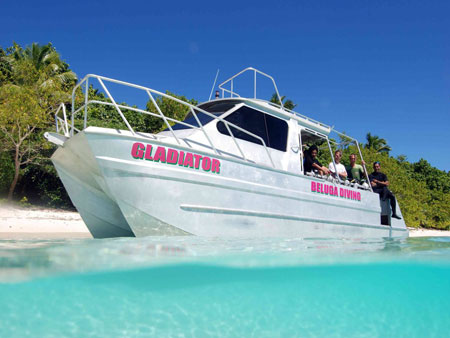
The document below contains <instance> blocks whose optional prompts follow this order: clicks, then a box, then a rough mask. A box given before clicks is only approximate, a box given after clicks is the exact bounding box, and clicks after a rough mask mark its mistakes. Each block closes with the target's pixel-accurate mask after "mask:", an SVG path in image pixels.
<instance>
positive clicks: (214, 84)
mask: <svg viewBox="0 0 450 338" xmlns="http://www.w3.org/2000/svg"><path fill="white" fill-rule="evenodd" d="M219 71H220V69H219V68H217V74H216V78H215V79H214V83H213V86H212V88H211V93H210V94H209V99H208V101H211V96H212V93H213V90H214V87H215V86H216V81H217V77H218V76H219Z"/></svg>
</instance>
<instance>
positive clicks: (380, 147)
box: [364, 133, 392, 154]
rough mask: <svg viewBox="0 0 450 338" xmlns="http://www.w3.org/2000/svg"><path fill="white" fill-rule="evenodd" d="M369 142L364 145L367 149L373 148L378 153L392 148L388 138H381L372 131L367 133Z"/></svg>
mask: <svg viewBox="0 0 450 338" xmlns="http://www.w3.org/2000/svg"><path fill="white" fill-rule="evenodd" d="M366 140H367V143H366V144H365V145H364V148H366V149H373V150H375V151H376V152H377V153H387V154H389V152H390V151H391V150H392V148H391V147H390V146H389V145H388V144H387V142H386V140H385V139H384V138H380V137H378V136H376V135H373V136H372V134H371V133H367V135H366Z"/></svg>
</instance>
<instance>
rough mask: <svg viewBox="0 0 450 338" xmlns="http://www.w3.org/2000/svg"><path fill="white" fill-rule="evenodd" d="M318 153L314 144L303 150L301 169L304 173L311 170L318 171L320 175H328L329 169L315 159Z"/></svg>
mask: <svg viewBox="0 0 450 338" xmlns="http://www.w3.org/2000/svg"><path fill="white" fill-rule="evenodd" d="M318 153H319V149H318V148H317V146H316V145H312V146H311V147H309V149H308V150H307V151H306V152H305V159H304V161H303V169H304V170H303V171H304V173H305V174H306V173H307V172H310V171H313V172H316V173H319V174H320V175H328V174H330V171H329V170H328V168H326V167H324V166H323V165H322V164H321V163H320V162H319V160H318V159H317V154H318Z"/></svg>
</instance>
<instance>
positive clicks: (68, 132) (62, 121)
mask: <svg viewBox="0 0 450 338" xmlns="http://www.w3.org/2000/svg"><path fill="white" fill-rule="evenodd" d="M247 71H253V72H254V96H255V100H259V99H256V75H257V74H261V75H263V76H265V77H267V78H269V79H270V80H272V83H273V85H274V88H275V91H276V94H277V96H278V99H279V101H280V103H281V105H278V104H275V103H272V102H269V103H270V104H271V105H273V106H275V107H279V109H281V110H283V111H285V112H288V113H292V114H293V115H294V116H297V117H300V118H303V119H306V120H307V121H311V122H313V123H315V124H318V125H320V126H323V127H325V128H327V129H329V133H331V132H335V133H337V134H338V135H342V136H344V137H345V138H347V139H349V140H352V141H353V142H355V144H356V146H357V148H358V152H359V155H360V157H361V159H363V157H362V153H361V149H360V147H359V144H358V141H357V140H356V139H354V138H352V137H350V136H348V135H345V134H343V133H340V132H338V131H337V130H335V129H334V128H333V127H330V126H328V125H326V124H323V123H321V122H319V121H316V120H314V119H311V118H309V117H307V116H304V115H302V114H299V113H297V112H295V111H293V110H290V109H287V108H285V107H284V106H283V103H282V102H281V97H280V95H279V92H278V88H277V87H276V84H275V80H274V79H273V78H272V77H271V76H270V75H267V74H265V73H263V72H261V71H259V70H257V69H255V68H252V67H248V68H246V69H244V70H242V71H241V72H239V73H237V74H236V75H234V76H232V77H231V78H229V79H228V80H226V81H224V82H222V83H221V84H220V85H219V88H220V89H222V93H223V92H224V91H226V92H228V93H230V95H231V97H233V95H236V96H238V97H239V95H238V94H237V93H234V92H233V80H234V79H235V78H236V77H238V76H240V75H241V74H243V73H245V72H247ZM90 79H96V80H97V81H98V82H99V83H100V85H101V87H102V88H103V90H104V92H105V93H106V95H107V97H108V99H109V100H110V101H111V102H107V101H106V102H105V101H98V100H89V98H88V94H89V87H88V86H89V82H90V81H89V80H90ZM105 82H106V83H109V82H110V83H115V84H119V85H123V86H127V87H131V88H135V89H138V90H143V91H145V92H146V93H147V95H148V96H149V98H150V101H151V102H152V104H153V105H154V106H155V109H156V110H157V112H158V113H153V112H150V111H148V110H143V109H139V108H135V107H130V106H125V105H122V104H118V103H117V102H116V101H115V100H114V98H113V97H112V95H111V93H110V92H109V90H108V88H107V85H106V84H105ZM229 82H230V85H231V90H228V89H226V88H223V86H224V85H225V84H227V83H229ZM83 85H85V88H84V89H85V90H81V93H82V94H83V95H84V100H83V101H84V103H83V104H82V105H81V106H80V107H76V105H75V101H76V100H75V98H76V95H77V90H78V88H81V86H83ZM154 95H158V96H160V97H163V98H167V99H169V100H172V101H174V102H177V103H179V104H181V105H183V106H186V107H188V108H189V110H190V112H191V114H192V116H193V117H194V118H195V120H196V123H197V124H198V126H195V125H192V124H189V123H186V122H184V121H179V120H177V119H174V118H171V117H168V116H166V115H164V112H163V111H162V110H161V108H160V107H159V105H158V103H157V101H156V100H155V98H154ZM264 102H267V101H264ZM91 104H101V105H106V106H111V107H114V108H115V110H116V111H117V113H118V114H119V116H120V117H121V119H122V120H123V122H124V124H125V125H126V127H127V129H128V130H129V131H130V132H131V133H132V134H133V135H135V134H136V132H135V131H134V129H133V128H132V126H131V125H130V124H129V122H128V120H127V118H126V117H125V115H124V114H123V112H122V110H123V109H126V110H131V111H134V112H137V113H142V114H147V115H150V116H154V117H157V118H160V119H162V120H163V121H164V124H165V125H166V127H167V130H168V131H169V132H170V133H171V135H172V137H173V138H174V139H175V140H176V141H177V143H178V144H181V141H180V139H179V137H178V136H177V134H176V133H175V131H174V130H173V128H172V126H171V124H170V123H175V124H181V125H184V126H186V127H188V128H191V129H194V130H200V131H201V132H202V133H203V135H204V136H205V138H206V140H207V141H208V143H209V145H210V146H211V149H212V150H213V151H214V153H215V154H218V155H220V154H221V153H219V151H218V150H217V148H216V146H215V145H214V143H213V141H212V140H211V138H210V137H209V135H208V133H207V132H206V130H205V129H204V125H203V124H202V123H201V121H200V119H199V118H198V113H202V114H205V115H207V116H209V117H211V118H212V119H213V120H216V121H219V122H223V123H224V125H225V127H226V129H227V131H228V133H229V135H230V136H231V138H232V140H233V143H234V144H235V146H236V148H237V150H238V152H239V153H240V155H241V157H242V159H243V160H244V161H249V160H248V159H247V156H246V155H245V153H244V151H243V150H242V148H241V146H240V145H239V142H238V141H237V139H236V137H235V135H234V134H233V131H232V130H231V129H232V128H235V130H239V131H240V132H243V133H245V134H247V135H249V136H250V137H252V138H254V139H256V140H258V141H259V142H260V144H261V145H262V146H263V147H264V150H265V152H266V154H267V156H268V158H269V161H270V164H271V165H272V167H274V168H275V163H274V161H273V159H272V156H271V154H270V152H269V149H268V147H267V145H266V143H265V141H264V139H263V138H262V137H260V136H258V135H256V134H253V133H251V132H249V131H248V130H245V129H243V128H241V127H239V126H237V125H235V124H233V123H230V122H228V121H226V120H225V119H223V118H222V117H220V116H217V115H214V114H212V113H210V112H208V111H206V110H204V109H202V108H199V107H196V106H194V105H192V104H190V103H188V102H185V101H182V100H180V99H178V98H176V97H173V96H170V95H168V94H165V93H162V92H159V91H157V90H154V89H151V88H147V87H144V86H140V85H136V84H132V83H128V82H124V81H120V80H115V79H111V78H107V77H104V76H99V75H94V74H88V75H86V76H85V77H84V78H83V79H82V80H81V81H80V82H79V83H78V84H77V85H76V86H75V87H74V88H73V91H72V113H71V116H70V119H71V123H70V128H69V124H68V118H67V114H66V108H65V105H64V104H61V105H60V106H59V107H58V109H57V111H56V113H55V122H56V130H57V132H60V130H62V131H63V133H64V135H65V136H67V137H70V136H73V134H74V131H76V132H79V130H78V129H77V128H75V115H77V114H78V113H79V112H80V111H83V110H84V116H83V128H87V114H88V106H89V105H91ZM60 111H62V112H63V118H61V117H60V116H59V113H60ZM305 129H306V130H308V131H309V132H312V133H313V134H316V135H317V136H319V137H323V138H325V139H326V140H327V142H328V148H329V150H330V152H331V145H330V143H329V142H330V140H329V138H328V136H327V135H325V134H322V133H319V132H316V131H312V130H309V128H305ZM139 135H141V134H139ZM142 136H145V137H147V135H142ZM152 137H154V136H153V135H152ZM300 137H301V135H300ZM186 144H187V145H188V146H189V147H192V145H191V144H189V143H186ZM331 156H332V159H333V154H331ZM333 164H334V166H335V170H336V165H335V163H334V160H333ZM364 174H365V176H366V179H367V181H368V182H369V177H368V174H367V169H366V167H365V165H364ZM369 189H370V190H371V191H372V187H371V186H370V184H369Z"/></svg>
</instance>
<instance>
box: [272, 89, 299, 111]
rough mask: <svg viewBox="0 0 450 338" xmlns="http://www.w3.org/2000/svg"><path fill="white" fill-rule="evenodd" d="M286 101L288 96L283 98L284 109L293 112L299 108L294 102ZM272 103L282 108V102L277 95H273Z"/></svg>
mask: <svg viewBox="0 0 450 338" xmlns="http://www.w3.org/2000/svg"><path fill="white" fill-rule="evenodd" d="M285 99H286V96H282V97H281V102H283V107H284V108H286V109H289V110H292V109H294V108H295V107H297V105H296V104H295V103H294V102H292V101H291V100H286V101H284V100H285ZM270 102H273V103H276V104H278V105H280V106H281V104H280V100H279V99H278V95H277V93H273V94H272V97H271V98H270Z"/></svg>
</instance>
